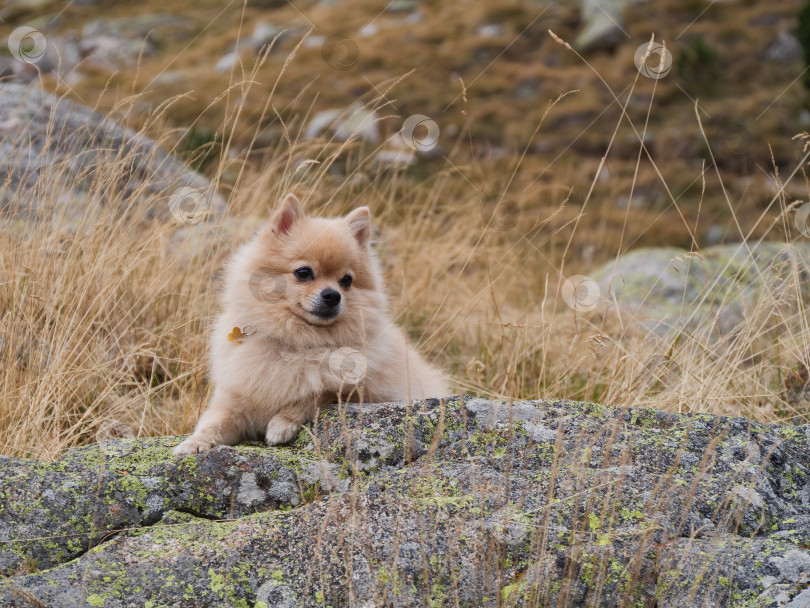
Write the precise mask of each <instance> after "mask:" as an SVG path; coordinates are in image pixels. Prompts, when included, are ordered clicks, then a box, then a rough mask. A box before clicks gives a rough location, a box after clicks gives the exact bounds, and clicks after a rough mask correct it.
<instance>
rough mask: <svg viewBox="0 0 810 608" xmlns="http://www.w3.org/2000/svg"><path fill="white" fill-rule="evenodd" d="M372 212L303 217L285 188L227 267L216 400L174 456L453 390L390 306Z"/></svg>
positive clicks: (214, 371) (213, 353)
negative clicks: (355, 404) (330, 412)
mask: <svg viewBox="0 0 810 608" xmlns="http://www.w3.org/2000/svg"><path fill="white" fill-rule="evenodd" d="M370 235H371V225H370V214H369V210H368V207H360V208H358V209H355V210H354V211H352V212H351V213H350V214H348V215H347V216H345V217H341V218H330V219H326V218H314V217H309V216H307V215H306V214H305V213H304V211H303V208H302V205H301V202H300V201H299V200H298V198H296V197H295V195H293V194H288V195H287V196H286V197H285V198H284V200H283V201H282V202H281V205H280V207H279V208H278V210H276V212H275V213H274V214H273V216H272V218H271V219H270V221H269V222H267V224H265V225H264V226H263V227H261V228H260V229H259V231H258V232H257V234H256V235H255V236H254V237H253V239H252V240H251V241H249V242H248V243H246V244H245V245H243V246H242V247H241V248H240V249H239V250H238V251H237V252H236V253H235V255H234V256H233V258H232V259H231V260H230V262H229V263H228V265H227V267H226V270H225V274H224V290H223V293H222V313H221V314H220V316H219V318H218V319H217V321H216V323H215V324H214V328H213V333H212V334H211V343H210V376H211V380H212V383H213V395H212V398H211V401H210V403H209V404H208V408H207V409H206V411H205V412H204V413H203V415H202V416H201V417H200V420H199V422H198V423H197V426H196V428H195V430H194V433H193V434H192V435H191V436H190V437H188V438H187V439H186V440H185V441H183V442H182V443H180V444H179V445H178V446H177V447H176V448H175V450H174V453H175V455H184V454H196V453H199V452H205V451H207V450H210V449H211V448H212V447H214V446H217V445H235V444H236V443H239V442H240V441H241V440H243V439H256V438H260V437H262V436H263V437H264V438H265V439H266V441H267V443H268V444H270V445H274V444H279V443H285V442H287V441H289V440H291V439H292V438H293V437H294V436H295V435H296V434H297V433H298V431H299V430H300V429H301V426H302V425H303V424H304V423H305V422H306V421H307V420H309V419H311V418H313V417H314V415H315V413H316V411H317V409H318V408H319V407H321V406H324V405H327V404H331V403H335V402H336V401H337V400H338V399H339V398H340V399H343V400H353V401H364V402H381V401H399V400H411V399H424V398H427V397H446V396H448V395H449V392H448V387H447V382H446V379H445V377H444V375H443V374H442V372H441V371H439V370H438V369H436V368H434V367H432V366H431V365H429V364H428V363H426V362H425V361H424V359H422V357H420V356H419V354H418V353H417V352H416V351H415V350H414V349H413V348H412V347H411V346H410V344H409V343H408V340H407V338H406V337H405V335H404V334H403V333H402V331H401V330H400V329H399V328H398V327H397V326H396V325H394V324H393V322H392V321H391V318H390V316H389V314H388V310H387V299H386V295H385V290H384V286H383V280H382V272H381V269H380V263H379V261H378V259H377V256H376V255H375V254H374V252H373V251H372V249H371V247H370V244H369V237H370Z"/></svg>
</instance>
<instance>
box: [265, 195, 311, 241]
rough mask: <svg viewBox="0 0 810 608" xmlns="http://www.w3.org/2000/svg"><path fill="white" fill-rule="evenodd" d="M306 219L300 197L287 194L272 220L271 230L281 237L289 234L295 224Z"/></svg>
mask: <svg viewBox="0 0 810 608" xmlns="http://www.w3.org/2000/svg"><path fill="white" fill-rule="evenodd" d="M303 217H304V207H303V206H302V205H301V201H300V200H298V197H297V196H295V195H294V194H292V193H289V194H287V195H286V196H285V197H284V199H283V200H282V201H281V205H279V207H278V210H277V211H276V212H275V213H274V214H273V217H272V218H271V220H270V229H271V230H272V231H273V234H275V235H277V236H280V235H283V234H288V233H289V232H290V228H292V226H293V224H294V223H295V222H297V221H298V220H300V219H301V218H303Z"/></svg>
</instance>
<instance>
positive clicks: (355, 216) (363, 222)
mask: <svg viewBox="0 0 810 608" xmlns="http://www.w3.org/2000/svg"><path fill="white" fill-rule="evenodd" d="M346 221H347V222H348V224H349V228H350V229H351V231H352V234H353V235H354V238H355V239H357V242H358V243H360V246H361V247H365V246H366V245H368V240H369V237H370V236H371V212H370V211H369V210H368V207H358V208H357V209H355V210H354V211H352V212H351V213H350V214H349V215H347V216H346Z"/></svg>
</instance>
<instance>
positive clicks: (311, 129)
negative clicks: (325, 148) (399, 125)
mask: <svg viewBox="0 0 810 608" xmlns="http://www.w3.org/2000/svg"><path fill="white" fill-rule="evenodd" d="M379 120H380V119H379V117H378V116H377V113H376V112H374V111H373V110H369V109H368V108H365V107H364V106H362V105H360V104H359V103H354V104H352V105H351V106H349V107H348V108H345V109H339V108H335V109H332V110H323V111H321V112H318V113H317V114H316V115H315V116H313V118H312V120H311V121H310V122H309V124H308V125H307V128H306V130H305V131H304V137H306V138H307V139H311V138H313V137H318V136H320V135H322V134H323V133H325V132H331V133H333V134H334V136H335V138H336V139H337V140H338V141H347V140H348V139H349V138H352V139H356V140H359V141H363V142H367V143H372V144H376V143H379V141H380V128H379V125H378V122H379Z"/></svg>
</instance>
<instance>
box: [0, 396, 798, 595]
mask: <svg viewBox="0 0 810 608" xmlns="http://www.w3.org/2000/svg"><path fill="white" fill-rule="evenodd" d="M180 439H181V438H179V437H163V438H151V439H128V440H109V441H106V442H103V443H101V444H99V445H94V446H90V447H86V448H81V449H78V450H74V451H72V452H69V453H67V454H66V455H65V456H64V457H63V458H62V459H61V460H59V461H57V462H54V463H42V462H36V461H28V460H17V459H11V458H3V459H2V462H0V465H2V466H0V478H2V484H1V485H0V568H1V569H2V574H3V576H4V577H5V578H4V579H2V582H0V605H3V606H54V607H60V606H71V607H77V606H105V607H114V606H121V607H124V606H152V607H157V606H263V607H266V606H275V607H281V606H283V607H294V606H375V607H376V606H389V605H390V606H444V605H448V606H518V605H519V606H523V605H528V606H653V605H655V606H657V607H658V608H664V607H673V608H674V607H679V608H680V607H683V606H707V607H708V606H790V607H792V608H797V607H799V606H806V605H808V597H810V596H808V593H809V592H808V589H809V588H810V587H809V586H808V585H810V549H809V548H808V547H810V477H809V476H808V474H809V473H810V471H808V469H810V426H803V427H800V426H777V425H770V426H768V425H763V424H758V423H754V422H751V421H750V420H746V419H742V418H719V417H713V416H708V415H677V414H671V413H666V412H661V411H656V410H652V409H629V410H628V409H621V408H610V407H603V406H599V405H594V404H585V403H577V402H570V401H535V402H519V403H513V404H506V403H502V402H496V401H488V400H483V399H475V398H472V397H463V398H454V399H450V400H449V401H448V402H446V403H440V402H438V401H427V402H420V403H414V404H403V403H391V404H367V405H353V404H349V405H345V406H341V407H333V408H328V409H325V410H324V411H323V412H322V413H321V415H320V417H319V419H318V420H317V421H315V422H314V423H312V424H310V425H309V426H308V427H307V428H306V429H304V430H303V431H302V432H301V433H300V434H299V435H298V437H297V438H296V440H295V441H294V442H293V443H292V444H290V445H289V446H285V447H280V448H278V447H277V448H268V447H265V446H263V445H260V444H249V445H240V446H238V447H220V448H217V449H215V450H212V451H211V452H209V453H207V454H204V455H201V456H195V457H185V458H182V459H177V460H175V459H173V458H172V456H171V448H172V446H174V445H176V444H177V443H178V442H179V441H180Z"/></svg>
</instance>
